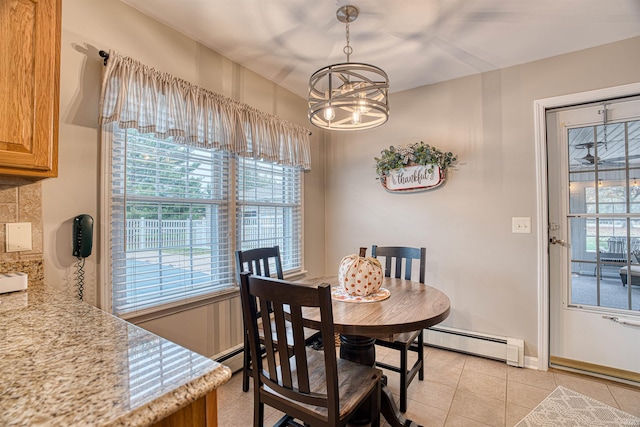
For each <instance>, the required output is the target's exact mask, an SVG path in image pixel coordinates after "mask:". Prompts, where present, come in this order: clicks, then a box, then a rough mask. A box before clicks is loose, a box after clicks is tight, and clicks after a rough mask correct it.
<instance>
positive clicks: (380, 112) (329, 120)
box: [308, 6, 389, 131]
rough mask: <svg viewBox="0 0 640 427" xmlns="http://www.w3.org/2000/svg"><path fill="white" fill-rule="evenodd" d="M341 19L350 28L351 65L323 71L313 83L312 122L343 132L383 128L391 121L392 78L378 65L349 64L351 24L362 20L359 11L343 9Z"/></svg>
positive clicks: (348, 50)
mask: <svg viewBox="0 0 640 427" xmlns="http://www.w3.org/2000/svg"><path fill="white" fill-rule="evenodd" d="M337 17H338V20H339V21H340V22H343V23H345V24H346V32H347V45H346V46H345V48H344V53H345V54H346V55H347V62H343V63H339V64H334V65H329V66H327V67H324V68H321V69H319V70H318V71H316V72H315V73H313V75H312V76H311V78H310V79H309V98H308V100H309V111H308V115H309V121H310V122H311V123H312V124H313V125H315V126H317V127H319V128H323V129H328V130H339V131H351V130H362V129H371V128H374V127H376V126H380V125H382V124H384V123H385V122H386V121H387V120H388V119H389V99H388V91H389V78H388V77H387V73H385V72H384V71H383V70H382V69H380V68H378V67H376V66H374V65H370V64H363V63H358V62H349V57H350V55H351V52H352V48H351V46H350V45H349V23H350V22H353V21H355V19H356V18H357V17H358V8H356V7H355V6H343V7H341V8H340V9H338V12H337Z"/></svg>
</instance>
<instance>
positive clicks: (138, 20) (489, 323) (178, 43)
mask: <svg viewBox="0 0 640 427" xmlns="http://www.w3.org/2000/svg"><path fill="white" fill-rule="evenodd" d="M62 20H63V34H62V60H61V63H62V65H61V67H62V69H61V99H60V120H61V124H60V159H59V161H60V176H59V178H56V179H49V180H45V181H43V183H42V199H43V220H42V222H43V242H44V243H43V245H44V246H43V253H44V259H45V278H46V282H47V283H49V284H51V285H53V286H56V287H65V286H73V267H72V264H73V262H74V261H75V259H74V258H73V257H72V256H71V249H70V248H71V220H72V218H73V217H74V216H76V215H78V214H80V213H88V214H90V215H92V216H93V217H94V218H95V219H96V226H97V228H98V229H99V227H100V226H101V223H102V218H100V217H99V214H98V213H99V211H100V194H99V183H100V174H101V170H100V165H101V159H100V146H99V138H98V131H97V123H96V117H97V114H98V111H97V110H98V101H99V100H98V98H99V90H100V89H99V87H100V74H101V70H102V64H101V59H100V58H99V57H98V50H100V49H115V50H117V51H118V52H120V53H121V54H124V55H128V56H132V57H134V58H136V59H138V60H140V61H142V62H144V63H146V64H148V65H151V66H154V67H156V68H158V69H161V70H163V71H166V72H169V73H172V74H174V75H176V76H178V77H181V78H184V79H186V80H189V81H191V82H193V83H196V84H200V85H202V86H204V87H206V88H209V89H211V90H214V91H217V92H219V93H221V94H223V95H226V96H230V97H232V98H234V99H237V100H239V101H241V102H245V103H247V104H249V105H252V106H254V107H256V108H258V109H261V110H263V111H266V112H269V113H274V114H278V115H280V116H281V117H284V118H286V119H288V120H291V121H293V122H295V123H299V124H302V125H305V126H309V125H308V124H307V120H306V106H305V101H304V100H303V99H301V98H299V97H297V96H295V95H293V94H291V93H289V92H287V91H285V90H283V89H282V88H280V87H278V86H277V85H275V84H273V83H271V82H268V81H266V80H265V79H263V78H261V77H259V76H257V75H256V74H254V73H252V72H250V71H248V70H246V69H244V68H242V67H239V66H237V65H236V64H234V63H232V62H231V61H229V60H228V59H226V58H224V57H221V56H220V55H217V54H215V53H214V52H211V51H210V50H208V49H206V48H204V47H203V46H201V45H200V44H198V43H196V42H194V41H193V40H190V39H188V38H186V37H184V36H182V35H180V34H178V33H176V32H174V31H172V30H170V29H168V28H167V27H165V26H163V25H162V24H160V23H158V22H156V21H153V20H152V19H150V18H147V17H146V16H144V15H142V14H139V13H138V12H137V11H135V10H134V9H131V8H130V7H128V6H126V5H124V4H123V3H121V2H120V1H118V0H65V1H64V2H63V18H62ZM212 31H215V29H212ZM638 51H640V38H635V39H630V40H627V41H623V42H619V43H615V44H612V45H607V46H603V47H599V48H594V49H589V50H585V51H582V52H577V53H573V54H569V55H563V56H560V57H556V58H551V59H548V60H544V61H538V62H535V63H531V64H526V65H522V66H517V67H512V68H508V69H503V70H499V71H495V72H490V73H484V74H481V75H478V76H472V77H467V78H462V79H458V80H454V81H450V82H445V83H441V84H436V85H431V86H425V87H422V88H418V89H414V90H411V91H405V92H401V93H395V94H393V95H392V96H391V108H392V115H391V119H390V120H389V122H388V123H387V124H385V125H384V126H383V127H381V128H379V129H374V130H370V131H365V132H356V133H348V134H330V135H328V136H327V142H326V147H325V146H324V145H323V144H324V142H323V140H322V136H323V135H322V132H320V131H318V130H316V129H313V132H314V135H313V137H312V154H313V171H312V172H310V173H308V174H305V238H306V240H305V265H306V268H307V270H309V272H310V274H312V275H317V274H318V275H319V274H332V273H334V272H335V271H336V270H337V265H338V262H339V261H340V259H341V258H342V256H344V255H346V254H349V253H354V252H357V248H358V247H360V246H370V245H371V244H373V243H376V244H381V245H386V244H402V245H415V246H422V245H424V246H426V247H427V251H428V252H427V256H428V259H427V280H428V281H429V282H430V283H432V284H434V285H435V286H437V287H439V288H441V289H442V290H444V291H445V292H446V293H447V294H448V295H449V296H450V298H451V301H452V312H451V315H450V317H449V319H447V321H446V322H445V324H447V325H449V326H453V327H458V328H462V329H469V330H474V331H479V332H486V333H493V334H498V335H506V336H513V337H517V338H523V339H525V340H526V355H527V356H529V357H537V353H538V349H537V342H538V336H537V327H538V321H539V319H538V307H537V295H538V289H537V285H538V282H537V271H536V265H537V259H536V257H537V249H536V245H537V241H536V237H535V233H536V231H537V230H535V229H534V230H533V231H534V233H533V234H511V218H512V217H514V216H518V217H519V216H529V217H532V222H533V224H535V223H536V219H537V218H536V212H537V211H536V207H537V200H536V187H535V185H536V184H535V183H536V180H535V166H536V165H535V159H534V134H533V101H534V100H535V99H540V98H546V97H551V96H557V95H563V94H569V93H575V92H581V91H586V90H592V89H598V88H603V87H609V86H615V85H621V84H626V83H631V82H636V81H638V72H637V70H638V69H640V58H639V57H638V56H637V55H633V54H632V52H638ZM612 64H615V66H612ZM424 72H429V70H424ZM392 85H393V82H392ZM420 140H423V141H425V142H427V143H430V144H433V145H435V146H437V147H439V148H442V149H447V150H451V151H454V152H455V153H457V154H458V155H459V156H460V158H461V160H462V162H463V164H462V165H461V166H460V167H459V170H457V171H453V173H451V174H450V180H449V182H448V183H447V184H446V185H445V186H444V187H442V188H440V189H438V190H435V191H432V192H428V193H419V194H411V195H396V194H389V193H386V192H385V191H384V190H382V188H381V187H380V185H379V183H378V182H377V181H376V180H375V173H374V163H373V157H374V156H376V155H378V154H379V152H380V150H381V149H383V148H386V147H388V146H389V145H399V144H408V143H412V142H417V141H420ZM325 148H326V149H325ZM325 156H326V157H325ZM325 168H326V172H325ZM325 177H326V179H325ZM325 183H326V188H325ZM325 227H326V228H325ZM99 242H100V235H99V233H98V234H97V236H96V243H97V244H98V245H99ZM325 242H326V243H325ZM98 247H99V246H96V249H94V253H93V254H92V255H91V257H89V258H88V259H87V264H86V267H85V268H86V270H87V273H86V293H85V294H86V297H87V299H88V300H89V301H91V302H94V303H95V301H96V297H97V292H96V282H97V276H98V273H97V271H98V268H97V266H98V263H99V262H102V261H103V257H102V256H101V254H100V251H99V250H98ZM222 304H227V303H226V302H223V303H222ZM234 304H235V302H234V301H230V302H229V303H228V304H227V305H228V306H227V305H222V306H217V305H216V306H213V305H212V306H209V307H206V308H204V309H203V308H198V309H194V310H193V311H190V312H186V313H184V312H183V313H181V314H179V315H176V319H180V323H172V322H171V321H170V320H171V319H156V320H152V321H149V322H147V324H146V325H145V326H148V327H149V328H150V329H152V330H154V332H157V333H159V334H161V335H165V336H167V337H169V338H171V339H174V340H176V341H178V342H181V343H183V344H184V345H186V346H188V347H190V348H194V349H196V351H200V352H202V353H204V354H215V353H216V352H217V351H218V350H219V349H220V348H222V347H224V346H225V345H228V344H229V342H231V341H234V340H236V339H237V337H236V338H233V337H230V338H226V337H221V336H220V334H218V332H216V331H215V329H214V328H213V327H212V326H211V324H212V323H213V324H223V325H225V324H227V323H225V321H228V320H229V318H232V319H237V316H238V314H237V305H234ZM228 313H231V314H228ZM224 319H226V320H225V321H223V320H224ZM217 322H220V323H217ZM194 323H197V324H198V325H199V326H198V327H197V328H193V327H192V328H191V329H190V333H188V334H186V333H185V332H183V331H184V330H185V329H187V328H186V327H185V328H182V327H181V326H177V325H181V324H186V325H193V324H194Z"/></svg>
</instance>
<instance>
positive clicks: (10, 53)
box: [0, 0, 62, 178]
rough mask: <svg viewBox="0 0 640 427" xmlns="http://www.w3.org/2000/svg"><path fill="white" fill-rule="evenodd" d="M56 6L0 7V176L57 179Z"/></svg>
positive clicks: (35, 2) (32, 1)
mask: <svg viewBox="0 0 640 427" xmlns="http://www.w3.org/2000/svg"><path fill="white" fill-rule="evenodd" d="M61 12H62V5H61V0H1V1H0V175H12V176H21V177H31V178H48V177H55V176H58V104H59V97H60V88H59V84H60V26H61Z"/></svg>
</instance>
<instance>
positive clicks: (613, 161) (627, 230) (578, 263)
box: [567, 121, 640, 310]
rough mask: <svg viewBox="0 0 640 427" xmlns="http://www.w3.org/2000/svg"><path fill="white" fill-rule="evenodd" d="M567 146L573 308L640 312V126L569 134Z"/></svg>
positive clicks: (617, 125)
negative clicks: (588, 307)
mask: <svg viewBox="0 0 640 427" xmlns="http://www.w3.org/2000/svg"><path fill="white" fill-rule="evenodd" d="M568 140H569V147H568V153H567V154H568V160H569V218H568V220H569V224H568V225H569V236H570V242H569V244H570V248H571V272H570V276H571V277H570V283H571V286H570V289H569V290H568V293H569V295H568V297H569V303H570V305H572V306H574V307H575V306H579V307H587V306H592V307H602V308H611V309H618V310H629V309H631V310H640V217H639V214H640V121H633V122H626V123H612V124H607V125H606V126H605V125H602V124H601V125H595V126H586V127H581V128H574V129H569V130H568ZM629 272H630V274H629ZM636 273H637V275H636ZM629 284H631V286H628V285H629Z"/></svg>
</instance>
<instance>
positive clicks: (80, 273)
mask: <svg viewBox="0 0 640 427" xmlns="http://www.w3.org/2000/svg"><path fill="white" fill-rule="evenodd" d="M76 281H77V282H78V299H79V300H80V301H82V300H83V299H84V258H80V257H78V262H76Z"/></svg>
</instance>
